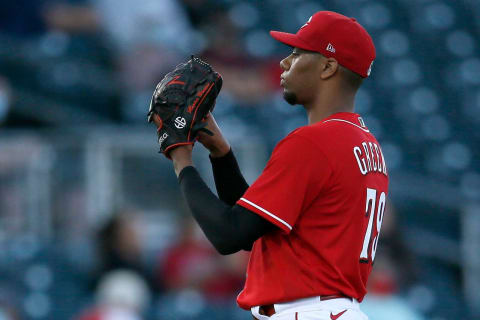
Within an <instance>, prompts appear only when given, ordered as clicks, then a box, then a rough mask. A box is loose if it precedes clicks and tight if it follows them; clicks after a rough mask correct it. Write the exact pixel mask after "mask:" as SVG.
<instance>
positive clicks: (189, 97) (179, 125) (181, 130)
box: [147, 56, 222, 158]
mask: <svg viewBox="0 0 480 320" xmlns="http://www.w3.org/2000/svg"><path fill="white" fill-rule="evenodd" d="M221 88H222V77H221V76H220V74H218V73H217V72H215V71H214V70H213V69H212V67H211V66H210V65H209V64H208V63H206V62H204V61H202V60H201V59H199V58H196V57H193V56H192V58H191V59H190V60H189V61H187V62H185V63H181V64H179V65H178V66H177V67H176V68H175V70H173V71H172V72H169V73H168V74H167V75H166V76H165V77H164V78H163V79H162V81H160V83H159V84H158V85H157V87H156V88H155V91H154V93H153V96H152V101H151V102H150V109H149V110H148V115H147V118H148V122H153V121H154V115H158V118H159V119H160V120H158V118H157V121H155V123H156V124H157V135H158V143H159V144H160V152H162V153H163V154H164V155H165V156H166V157H167V158H170V157H169V155H168V153H169V151H171V150H172V149H173V148H175V147H178V146H181V145H186V144H194V143H195V138H196V135H197V133H198V132H199V131H201V130H203V131H206V132H207V133H208V130H207V129H205V128H204V126H205V123H204V122H203V121H202V120H203V119H204V118H205V117H206V116H207V115H208V112H210V111H212V110H213V108H214V106H215V99H216V98H217V96H218V94H219V93H220V90H221Z"/></svg>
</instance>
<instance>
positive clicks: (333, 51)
mask: <svg viewBox="0 0 480 320" xmlns="http://www.w3.org/2000/svg"><path fill="white" fill-rule="evenodd" d="M327 51H330V52H332V53H335V48H334V47H333V46H332V44H331V43H329V44H328V46H327Z"/></svg>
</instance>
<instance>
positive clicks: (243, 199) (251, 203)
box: [240, 198, 292, 230]
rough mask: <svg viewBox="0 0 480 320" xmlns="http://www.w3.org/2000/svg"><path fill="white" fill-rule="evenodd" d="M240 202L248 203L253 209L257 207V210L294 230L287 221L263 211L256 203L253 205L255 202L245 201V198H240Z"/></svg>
mask: <svg viewBox="0 0 480 320" xmlns="http://www.w3.org/2000/svg"><path fill="white" fill-rule="evenodd" d="M240 200H241V201H244V202H246V203H248V204H249V205H251V206H252V207H255V208H257V209H258V210H260V211H262V212H264V213H266V214H268V215H269V216H270V217H272V218H274V219H275V220H277V221H280V222H281V223H283V224H284V225H286V226H287V227H288V229H290V230H292V227H291V226H290V225H289V224H288V223H286V222H285V221H283V220H282V219H280V218H279V217H277V216H276V215H274V214H273V213H270V212H268V211H267V210H265V209H263V208H262V207H260V206H258V205H256V204H255V203H253V202H251V201H248V200H247V199H245V198H240Z"/></svg>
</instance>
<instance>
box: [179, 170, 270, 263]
mask: <svg viewBox="0 0 480 320" xmlns="http://www.w3.org/2000/svg"><path fill="white" fill-rule="evenodd" d="M178 180H179V183H180V188H181V190H182V193H183V197H184V198H185V201H186V202H187V204H188V207H189V208H190V210H191V212H192V215H193V217H194V218H195V220H196V221H197V222H198V224H199V225H200V227H201V228H202V230H203V232H204V233H205V235H206V236H207V238H208V240H209V241H210V242H211V243H212V244H213V246H214V247H215V249H217V251H218V252H219V253H220V254H231V253H235V252H237V251H240V250H242V249H245V250H249V249H250V248H251V246H252V244H253V242H254V241H255V240H256V239H258V238H259V237H261V236H262V235H263V234H265V233H266V232H268V231H270V230H272V229H274V228H275V227H274V225H273V224H271V223H270V222H268V221H267V220H265V219H263V218H262V217H260V216H258V215H257V214H255V213H253V212H250V211H249V210H247V209H245V208H243V207H240V206H234V207H233V208H232V207H230V206H229V205H227V204H225V203H224V202H222V201H221V200H220V199H218V198H217V197H216V196H215V195H214V194H213V193H212V192H211V191H210V189H209V188H208V186H207V185H206V184H205V182H204V181H203V179H202V178H201V177H200V175H199V174H198V172H197V170H196V169H195V168H194V167H191V166H189V167H186V168H184V169H183V170H182V171H181V172H180V175H179V177H178Z"/></svg>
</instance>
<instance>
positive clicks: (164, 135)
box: [158, 132, 168, 145]
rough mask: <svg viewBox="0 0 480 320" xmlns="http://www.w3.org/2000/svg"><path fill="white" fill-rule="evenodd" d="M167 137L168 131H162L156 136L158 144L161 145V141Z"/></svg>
mask: <svg viewBox="0 0 480 320" xmlns="http://www.w3.org/2000/svg"><path fill="white" fill-rule="evenodd" d="M167 138H168V133H166V132H164V133H163V134H162V135H161V136H160V137H158V144H159V145H162V143H163V141H165V139H167Z"/></svg>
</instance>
